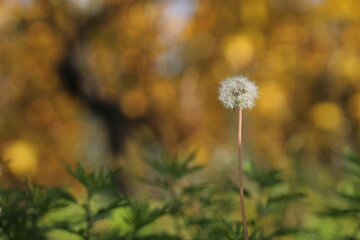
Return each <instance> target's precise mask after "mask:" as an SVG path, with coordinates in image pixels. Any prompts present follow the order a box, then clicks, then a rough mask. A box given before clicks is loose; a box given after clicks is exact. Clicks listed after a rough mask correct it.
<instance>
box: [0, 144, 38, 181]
mask: <svg viewBox="0 0 360 240" xmlns="http://www.w3.org/2000/svg"><path fill="white" fill-rule="evenodd" d="M4 159H6V160H9V167H10V170H11V171H12V172H13V173H14V174H15V175H16V176H18V177H24V176H32V175H34V174H35V173H36V171H37V169H38V160H37V152H36V150H35V148H34V147H33V146H32V145H31V144H29V143H27V142H25V141H21V140H19V141H15V142H12V143H10V144H9V145H8V146H7V147H6V148H5V151H4Z"/></svg>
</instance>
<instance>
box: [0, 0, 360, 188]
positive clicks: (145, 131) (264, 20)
mask: <svg viewBox="0 0 360 240" xmlns="http://www.w3.org/2000/svg"><path fill="white" fill-rule="evenodd" d="M359 39H360V1H358V0H242V1H218V0H206V1H205V0H151V1H150V0H137V1H133V0H66V1H57V0H2V1H1V2H0V113H1V117H0V129H1V131H0V150H1V152H0V153H1V155H2V158H3V159H4V160H5V161H6V160H9V162H8V171H5V172H4V173H3V175H2V181H3V182H4V184H5V185H16V184H18V183H19V182H20V181H22V179H23V178H24V176H27V177H30V178H32V179H34V180H35V181H37V182H39V183H42V184H44V183H45V184H49V185H56V184H60V183H63V182H64V181H65V180H66V178H67V174H66V173H65V171H64V170H63V168H62V167H61V163H60V161H59V160H65V161H67V162H72V161H81V162H83V163H84V164H85V165H87V166H89V167H93V168H96V167H97V166H102V165H105V166H109V167H114V166H122V167H123V168H124V169H125V170H124V172H125V174H128V175H131V174H134V175H138V174H140V175H141V174H144V171H145V170H144V169H145V168H144V167H143V166H144V165H143V163H141V158H142V155H143V154H144V153H146V152H149V151H153V149H155V148H158V147H159V146H160V147H161V148H163V149H165V150H166V151H168V152H171V153H179V154H183V153H187V152H189V151H192V150H194V149H196V150H197V152H198V158H197V161H198V163H199V164H202V165H207V166H209V167H210V168H219V167H223V166H224V167H225V168H226V167H227V166H233V165H234V161H235V156H236V131H237V129H236V126H237V125H236V124H237V123H236V121H237V114H236V113H234V112H232V111H229V110H225V109H224V108H223V107H222V106H221V104H220V103H219V101H218V99H217V92H218V86H219V82H220V81H222V80H223V79H224V78H226V77H228V76H233V75H238V74H244V75H247V76H249V77H250V78H251V79H252V80H254V81H255V82H256V84H257V85H258V86H259V91H260V92H259V96H260V97H259V99H258V101H257V105H256V107H255V108H254V109H252V110H251V111H246V112H245V119H244V137H243V138H244V153H245V155H246V156H251V158H252V159H253V160H254V161H255V162H256V163H257V164H258V165H260V166H263V167H264V168H270V167H275V168H281V169H284V170H286V171H287V172H288V173H289V174H290V175H294V176H296V177H297V178H299V180H301V181H305V182H306V181H307V182H310V183H313V184H315V185H316V184H319V185H321V184H322V182H321V179H320V182H319V178H321V174H320V172H321V171H322V170H326V171H327V172H329V171H330V172H332V173H334V175H332V177H331V178H333V176H335V177H336V169H337V168H338V167H339V166H341V164H342V156H341V152H342V149H343V147H344V146H350V147H352V148H353V149H355V150H356V151H359V149H360V148H359V147H360V81H359V79H360V71H359V69H360V41H359ZM124 179H126V177H124Z"/></svg>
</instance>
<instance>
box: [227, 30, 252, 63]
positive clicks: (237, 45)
mask: <svg viewBox="0 0 360 240" xmlns="http://www.w3.org/2000/svg"><path fill="white" fill-rule="evenodd" d="M224 51H225V52H224V53H225V58H226V60H227V61H228V62H229V64H230V66H231V67H232V68H233V69H234V70H239V69H241V68H243V67H246V66H247V65H248V64H249V63H250V62H251V61H252V60H253V58H254V46H253V43H252V42H251V41H250V39H249V38H247V37H246V36H244V35H241V34H238V35H235V36H231V37H230V38H229V39H228V41H227V42H226V44H225V50H224Z"/></svg>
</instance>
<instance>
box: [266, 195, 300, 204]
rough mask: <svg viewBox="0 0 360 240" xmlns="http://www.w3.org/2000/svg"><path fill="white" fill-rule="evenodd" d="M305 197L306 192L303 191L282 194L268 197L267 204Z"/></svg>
mask: <svg viewBox="0 0 360 240" xmlns="http://www.w3.org/2000/svg"><path fill="white" fill-rule="evenodd" d="M305 197H306V194H304V193H290V194H283V195H279V196H276V197H272V198H269V200H268V204H275V203H283V202H288V201H293V200H298V199H301V198H305Z"/></svg>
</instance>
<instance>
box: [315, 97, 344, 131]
mask: <svg viewBox="0 0 360 240" xmlns="http://www.w3.org/2000/svg"><path fill="white" fill-rule="evenodd" d="M311 116H312V119H313V121H314V124H315V126H316V127H318V128H321V129H324V130H329V131H335V130H338V129H339V127H340V126H341V124H342V117H343V114H342V110H341V108H340V107H339V106H338V105H337V104H336V103H332V102H321V103H317V104H315V106H313V107H312V109H311Z"/></svg>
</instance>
